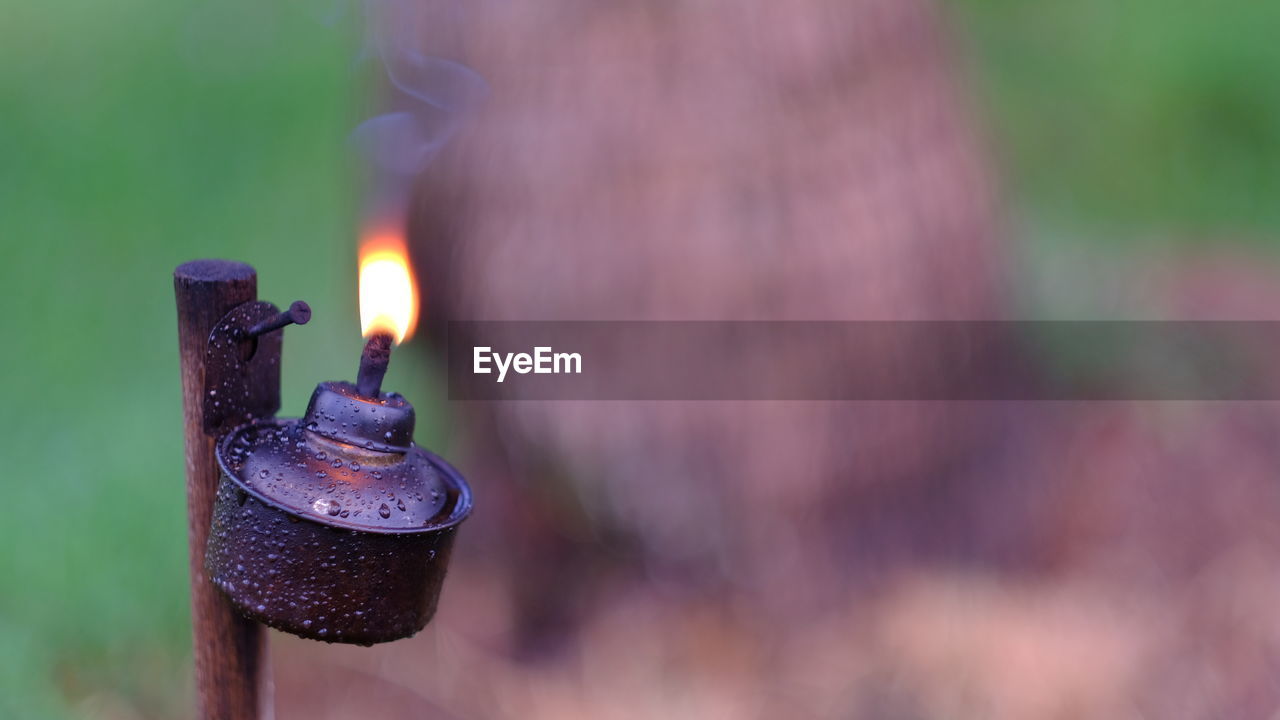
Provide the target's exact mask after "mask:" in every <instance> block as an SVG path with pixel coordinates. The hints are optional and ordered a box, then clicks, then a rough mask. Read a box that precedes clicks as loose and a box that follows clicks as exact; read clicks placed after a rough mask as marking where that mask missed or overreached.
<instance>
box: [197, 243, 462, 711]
mask: <svg viewBox="0 0 1280 720" xmlns="http://www.w3.org/2000/svg"><path fill="white" fill-rule="evenodd" d="M174 277H175V289H176V293H177V299H178V316H179V341H180V346H181V350H182V370H183V386H184V406H185V417H186V425H187V433H186V439H187V474H188V515H189V518H188V519H189V522H190V525H191V538H190V540H191V545H192V547H191V551H192V603H193V615H194V619H195V622H194V625H195V635H196V675H197V689H198V693H199V695H200V698H199V704H200V712H201V715H202V716H206V717H256V710H255V708H258V707H260V706H261V705H262V704H263V703H264V699H263V697H262V695H261V693H260V692H259V686H260V685H261V683H260V682H259V679H258V678H257V674H258V670H259V668H260V666H261V664H262V663H261V659H260V658H261V648H262V647H263V642H262V638H261V633H260V631H259V630H257V629H256V626H255V624H256V623H262V624H265V625H268V626H271V627H274V628H277V629H279V630H283V631H285V632H289V633H293V634H295V635H299V636H302V637H306V638H314V639H318V640H325V641H328V642H343V643H356V644H362V645H370V644H373V643H378V642H386V641H390V640H396V639H399V638H404V637H408V636H410V635H413V634H414V633H416V632H417V631H419V630H421V629H422V628H423V627H424V626H425V625H426V623H427V622H428V621H429V620H430V619H431V617H432V615H433V614H434V613H435V609H436V603H437V600H438V599H439V596H440V590H441V585H442V583H443V581H444V576H445V571H446V569H447V567H448V563H449V555H450V550H451V548H452V546H453V541H454V536H455V533H456V531H457V528H458V525H459V524H460V523H461V522H462V521H463V520H464V519H465V518H466V517H467V514H468V513H469V512H470V510H471V491H470V489H469V488H468V486H467V483H466V481H465V480H464V479H463V477H462V476H461V475H460V474H459V473H458V471H457V470H455V469H454V468H453V467H452V466H451V465H449V463H447V462H445V461H444V460H443V459H441V458H440V457H439V456H437V455H435V454H433V453H431V452H428V451H427V450H425V449H423V448H421V447H419V446H418V445H417V444H415V443H414V441H413V429H414V410H413V406H412V405H411V404H410V403H409V402H408V401H407V400H406V399H405V398H403V397H402V396H400V395H399V394H397V393H394V392H383V391H382V387H381V386H382V379H383V376H384V375H385V373H386V370H387V365H388V362H389V360H390V354H391V349H392V347H393V345H395V344H397V343H399V342H401V341H403V340H404V339H406V338H407V337H408V336H409V335H410V334H411V333H412V331H413V325H414V322H415V320H416V314H417V295H416V291H415V288H414V285H413V279H412V275H411V273H410V270H409V265H408V259H407V253H406V252H405V251H404V248H403V247H402V246H397V245H395V244H394V243H379V244H376V245H373V246H367V247H366V249H365V251H364V252H362V257H361V272H360V313H361V324H362V330H363V332H364V334H365V336H366V337H367V338H368V342H367V344H366V345H365V348H364V352H363V353H362V354H361V358H360V365H359V369H358V373H357V376H356V382H355V383H350V382H322V383H320V384H319V385H317V386H316V389H315V392H314V393H313V394H312V396H311V401H310V403H309V404H308V407H307V410H306V413H305V414H304V415H303V416H302V417H301V418H294V419H282V418H276V417H274V414H275V412H276V411H277V410H278V409H279V404H280V346H281V332H280V330H281V329H282V328H284V327H285V326H287V325H290V324H305V323H306V322H307V321H308V320H309V319H310V309H309V308H308V307H307V306H306V304H305V303H302V302H296V303H294V304H293V305H291V306H290V308H289V309H288V310H285V311H283V312H280V311H278V310H277V308H276V307H275V306H274V305H272V304H270V303H266V302H261V301H258V300H256V299H255V297H254V296H255V295H256V274H255V273H254V271H253V269H252V268H251V267H249V266H247V265H243V264H241V263H231V262H227V261H213V260H202V261H195V262H192V263H187V264H185V265H182V266H179V267H178V269H177V270H176V271H175V275H174Z"/></svg>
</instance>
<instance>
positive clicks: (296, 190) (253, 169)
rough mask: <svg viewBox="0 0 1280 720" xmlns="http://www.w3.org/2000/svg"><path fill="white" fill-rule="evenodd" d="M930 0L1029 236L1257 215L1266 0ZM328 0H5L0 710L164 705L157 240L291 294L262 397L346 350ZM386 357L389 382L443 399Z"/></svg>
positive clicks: (183, 599) (167, 559)
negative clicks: (275, 372) (233, 264)
mask: <svg viewBox="0 0 1280 720" xmlns="http://www.w3.org/2000/svg"><path fill="white" fill-rule="evenodd" d="M947 8H948V9H949V10H950V11H951V13H952V17H953V19H954V20H955V21H956V26H957V29H958V30H959V31H960V38H959V46H960V47H961V49H962V51H963V53H964V54H965V55H966V56H967V58H968V59H969V60H970V61H971V62H972V67H971V68H970V70H971V72H972V76H973V80H974V91H975V92H974V97H975V99H976V100H977V102H978V107H979V111H980V113H981V114H982V115H983V116H984V117H983V120H984V121H985V122H986V123H987V124H988V126H987V129H988V137H989V138H990V141H991V146H992V148H993V150H994V151H995V153H996V154H997V155H998V158H999V160H1000V161H1001V162H1002V163H1003V170H1004V173H1005V190H1006V192H1007V193H1008V195H1009V197H1010V200H1011V201H1012V208H1013V215H1014V218H1015V220H1016V221H1017V222H1016V225H1017V230H1018V233H1019V237H1020V238H1021V239H1022V240H1024V241H1026V242H1027V243H1028V246H1029V247H1035V246H1036V245H1037V243H1036V242H1035V241H1043V239H1045V238H1048V239H1049V240H1048V242H1050V243H1052V242H1060V241H1062V240H1061V239H1063V238H1070V239H1071V241H1073V242H1074V241H1076V240H1081V239H1087V238H1105V239H1106V240H1105V243H1107V244H1108V245H1109V246H1118V245H1123V243H1139V242H1223V241H1224V238H1230V240H1229V241H1230V242H1250V243H1254V242H1269V238H1273V237H1276V235H1277V233H1276V232H1275V231H1276V230H1277V228H1280V204H1278V203H1276V202H1274V201H1273V200H1274V198H1275V197H1276V191H1277V189H1278V188H1277V185H1278V184H1280V172H1277V170H1280V86H1277V85H1276V84H1275V83H1274V82H1271V80H1272V78H1273V77H1274V76H1275V74H1276V73H1277V71H1280V43H1276V42H1274V39H1273V38H1272V37H1271V33H1272V32H1273V31H1274V29H1275V28H1276V27H1280V6H1278V5H1275V4H1266V3H1258V2H1254V1H1253V0H1217V1H1216V2H1207V1H1206V0H1196V1H1193V2H1182V3H1178V4H1177V7H1176V8H1174V7H1171V6H1170V5H1169V4H1168V3H1162V2H1158V1H1157V0H1131V1H1129V2H1119V3H1118V2H1114V0H1070V1H1068V0H1054V1H1052V2H1040V3H1025V2H1014V1H1013V0H952V2H949V3H948V4H947ZM333 12H334V8H332V7H327V6H322V5H320V4H312V3H307V2H301V1H298V0H292V1H291V2H287V3H278V2H277V3H258V2H246V1H245V0H221V1H220V2H218V3H212V2H196V3H164V2H158V1H157V0H117V1H116V2H112V3H102V2H87V1H85V0H47V1H46V2H40V3H19V2H16V0H2V1H0V237H3V241H4V249H5V253H4V262H3V263H0V273H3V277H2V278H0V280H2V286H3V287H4V288H5V294H4V298H5V312H4V313H3V315H2V317H0V337H3V338H4V339H5V347H6V353H5V358H6V363H5V367H4V372H2V373H0V383H3V386H4V394H3V396H4V398H5V399H6V400H7V401H8V402H9V403H10V408H9V410H8V411H7V412H5V413H3V415H0V437H3V438H4V440H3V442H4V454H3V457H4V469H5V472H4V478H5V480H4V481H3V482H4V485H3V487H4V493H3V504H4V506H5V507H6V508H7V509H8V510H9V512H7V513H5V516H4V519H3V522H0V543H2V545H3V551H0V638H2V639H0V717H2V718H61V717H81V716H92V717H138V716H141V717H172V716H180V715H183V714H184V713H185V712H186V711H187V694H188V692H189V679H188V673H189V638H188V632H189V630H188V619H187V593H186V588H187V579H186V572H187V571H186V540H185V537H186V536H185V510H184V496H183V492H184V490H183V481H182V470H181V468H182V449H181V429H180V425H179V418H180V410H179V394H178V368H177V358H176V341H175V337H174V328H175V319H174V312H173V304H172V289H171V284H170V273H171V271H172V269H173V267H174V266H175V265H177V264H178V263H180V262H182V261H185V260H189V259H193V258H196V257H203V256H211V257H227V258H235V259H240V260H245V261H248V262H251V263H252V264H254V265H255V266H256V267H257V268H258V270H259V273H260V278H261V281H260V294H261V295H262V297H264V298H266V299H270V300H273V301H275V302H277V303H281V304H283V303H286V302H288V301H291V300H293V299H297V298H303V299H306V300H308V301H309V302H310V303H311V304H312V307H313V308H314V311H315V318H314V320H313V321H312V324H311V325H310V326H308V327H307V328H305V329H302V330H291V331H289V333H288V336H289V337H288V342H287V343H286V353H285V364H286V366H287V369H286V372H285V376H284V377H285V388H284V412H285V413H287V414H296V413H297V412H299V411H301V409H302V408H303V406H304V404H305V402H306V398H307V396H308V394H309V392H310V390H311V386H312V384H313V383H314V382H315V381H317V380H321V379H329V378H339V377H347V376H350V375H351V374H352V372H353V371H354V365H355V362H356V358H357V353H358V350H359V338H358V328H357V322H356V312H355V302H354V294H355V293H354V289H355V288H354V258H355V246H354V239H353V234H352V232H351V228H352V227H353V218H354V207H353V202H352V198H353V197H354V193H353V192H351V176H352V173H351V172H350V171H349V167H348V164H347V156H346V149H345V148H346V145H345V141H346V137H347V134H348V132H349V131H350V129H351V128H352V127H353V126H354V125H355V121H356V119H357V118H358V115H359V113H358V108H359V106H360V104H361V100H360V92H359V90H360V87H361V86H362V84H363V83H362V81H361V80H362V75H361V73H362V72H363V70H362V68H361V67H360V66H359V65H358V64H357V63H356V61H355V59H354V58H356V57H357V55H358V47H357V43H356V42H355V38H356V35H357V33H356V32H354V31H353V25H352V23H351V22H349V18H347V19H344V18H341V17H339V18H337V19H336V21H333V22H328V20H330V19H332V17H333ZM1055 239H1058V240H1055ZM1099 246H1100V247H1101V246H1102V242H1099ZM298 257H303V258H305V263H302V264H300V263H298V262H296V260H295V259H296V258H298ZM427 311H428V312H429V308H428V310H427ZM407 364H408V363H407V358H406V359H405V360H402V361H400V362H399V363H397V364H396V366H393V369H392V377H391V379H390V380H389V382H390V383H391V384H393V385H394V386H396V387H397V388H400V389H402V390H403V391H404V392H405V394H407V395H410V396H411V397H418V398H431V397H438V392H439V389H438V388H433V387H426V386H424V384H423V383H424V381H423V380H422V379H420V375H419V374H417V373H412V372H408V371H407V370H406V365H407ZM430 404H431V402H430V400H424V401H423V402H422V403H420V406H422V407H426V406H429V405H430ZM442 431H443V426H442V423H441V422H440V421H439V420H438V419H437V420H436V421H435V422H428V423H427V427H425V428H422V429H421V430H420V431H419V437H420V438H422V439H424V440H426V441H427V442H428V443H431V442H439V441H440V440H441V437H440V436H441V434H442Z"/></svg>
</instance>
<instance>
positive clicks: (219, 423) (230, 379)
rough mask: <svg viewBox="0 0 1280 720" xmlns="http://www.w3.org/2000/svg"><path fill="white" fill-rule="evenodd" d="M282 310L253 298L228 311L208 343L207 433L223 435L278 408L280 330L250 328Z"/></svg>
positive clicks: (206, 364)
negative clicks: (254, 332)
mask: <svg viewBox="0 0 1280 720" xmlns="http://www.w3.org/2000/svg"><path fill="white" fill-rule="evenodd" d="M278 314H279V308H277V307H276V306H275V305H273V304H271V303H269V302H264V301H262V300H255V301H251V302H247V303H243V304H241V305H237V306H236V307H235V309H233V310H232V311H231V312H229V313H227V314H226V315H225V316H223V318H222V319H221V320H219V321H218V324H217V325H215V326H214V328H213V331H212V332H210V333H209V343H208V345H206V346H205V375H204V431H205V433H206V434H209V435H219V434H221V433H223V432H224V431H226V430H230V429H231V428H233V427H235V426H237V425H242V424H244V423H246V422H249V421H250V420H255V419H258V418H265V417H271V416H273V415H275V413H276V411H277V410H279V409H280V346H281V338H282V335H283V334H282V333H279V332H274V331H273V332H264V333H262V334H260V335H258V336H256V337H254V336H253V335H251V334H250V332H249V329H250V328H252V327H254V326H255V325H257V324H258V323H261V322H263V321H264V320H268V319H270V318H271V317H273V316H275V315H278Z"/></svg>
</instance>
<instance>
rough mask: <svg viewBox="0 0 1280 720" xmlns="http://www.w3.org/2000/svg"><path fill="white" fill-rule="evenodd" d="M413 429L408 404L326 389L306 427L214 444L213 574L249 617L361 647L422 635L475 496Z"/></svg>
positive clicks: (257, 429) (239, 434)
mask: <svg viewBox="0 0 1280 720" xmlns="http://www.w3.org/2000/svg"><path fill="white" fill-rule="evenodd" d="M413 425H414V413H413V406H412V405H410V404H409V403H408V402H406V401H405V400H404V399H403V398H402V397H400V396H399V395H396V394H394V393H389V394H385V395H380V396H378V397H377V399H372V398H369V397H364V396H362V395H360V394H359V393H358V392H357V391H356V388H355V386H353V385H351V384H349V383H321V384H320V385H319V386H317V388H316V391H315V393H314V394H313V395H312V397H311V403H310V405H309V406H308V408H307V413H306V416H305V417H303V418H301V419H293V420H275V419H273V420H260V421H255V422H252V423H248V424H245V425H241V426H239V427H237V428H235V429H233V430H231V431H230V432H228V433H227V434H225V435H224V436H223V437H222V438H220V439H219V441H218V447H217V458H218V464H219V466H220V468H221V472H222V475H221V479H220V481H219V485H218V493H217V499H216V501H215V505H214V512H213V525H212V529H211V532H210V535H209V543H208V546H207V552H206V555H205V569H206V571H207V572H208V574H209V577H210V578H211V579H212V581H213V582H214V584H215V585H216V586H217V587H218V588H220V589H221V590H222V591H223V592H224V593H225V594H226V595H227V597H229V598H230V599H231V602H232V603H233V604H234V605H235V606H236V608H237V609H238V610H239V611H240V612H242V613H243V614H244V615H246V616H248V617H250V618H252V619H254V620H257V621H259V622H262V623H264V624H266V625H270V626H271V627H274V628H277V629H280V630H284V631H286V632H290V633H293V634H295V635H300V636H303V637H308V638H314V639H317V640H326V641H329V642H344V643H358V644H363V645H368V644H372V643H377V642H385V641H389V640H396V639H399V638H404V637H408V636H410V635H413V634H414V633H416V632H417V631H419V630H421V629H422V628H423V626H425V625H426V624H427V622H428V621H429V620H430V619H431V617H432V616H433V615H434V614H435V610H436V604H437V601H438V599H439V596H440V588H441V585H442V583H443V582H444V576H445V571H446V569H447V566H448V563H449V554H450V550H451V549H452V546H453V540H454V535H455V533H456V530H457V527H458V525H459V524H460V523H461V522H462V521H463V520H464V519H465V518H466V516H467V514H468V513H469V512H470V510H471V491H470V489H469V488H468V487H467V484H466V481H465V480H464V479H463V478H462V476H461V475H460V474H459V473H458V471H457V470H455V469H454V468H453V467H452V466H450V465H449V464H448V463H447V462H445V461H444V460H442V459H441V458H439V457H437V456H436V455H434V454H432V453H430V452H427V451H426V450H423V449H422V448H420V447H418V446H417V445H415V444H414V443H413V439H412V438H413Z"/></svg>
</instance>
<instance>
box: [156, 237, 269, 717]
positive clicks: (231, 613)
mask: <svg viewBox="0 0 1280 720" xmlns="http://www.w3.org/2000/svg"><path fill="white" fill-rule="evenodd" d="M173 290H174V294H175V296H176V298H177V305H178V349H179V351H180V353H181V366H182V419H183V425H184V436H185V440H186V455H187V539H188V542H189V546H188V551H189V561H190V565H191V624H192V632H193V636H194V653H195V674H196V712H197V717H198V718H201V720H259V719H260V718H269V717H271V715H272V712H271V698H270V693H269V692H268V691H267V690H266V689H265V688H266V687H267V686H268V684H267V683H265V682H263V677H264V675H265V670H266V647H267V643H266V633H265V632H264V631H263V628H262V626H260V625H258V624H257V623H255V622H252V621H250V620H247V619H245V618H244V617H242V616H240V614H238V613H237V612H236V611H235V610H234V609H232V607H231V604H230V602H229V601H228V600H227V599H226V597H225V596H223V594H222V593H221V592H219V591H218V590H217V589H216V588H215V587H214V586H213V585H212V584H211V583H210V582H209V579H208V577H206V575H205V572H204V550H205V543H206V542H207V541H208V539H209V521H210V518H211V516H212V513H213V500H214V495H215V493H216V491H217V487H218V464H217V461H216V460H215V458H214V441H215V438H214V437H212V436H210V435H207V434H205V432H204V419H203V416H204V410H203V408H204V404H203V403H204V402H205V397H204V394H205V392H204V378H205V345H206V342H207V341H208V339H209V333H210V331H212V330H213V327H214V325H216V324H217V323H218V321H219V320H221V319H222V317H223V316H224V315H226V314H227V313H228V312H229V311H230V310H231V309H232V308H234V307H236V306H237V305H240V304H241V303H245V302H249V301H251V300H256V299H257V295H258V276H257V273H256V272H255V271H254V269H253V268H252V267H250V266H249V265H245V264H244V263H238V262H231V261H228V260H195V261H192V262H189V263H185V264H183V265H179V266H178V268H177V269H176V270H174V271H173Z"/></svg>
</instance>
